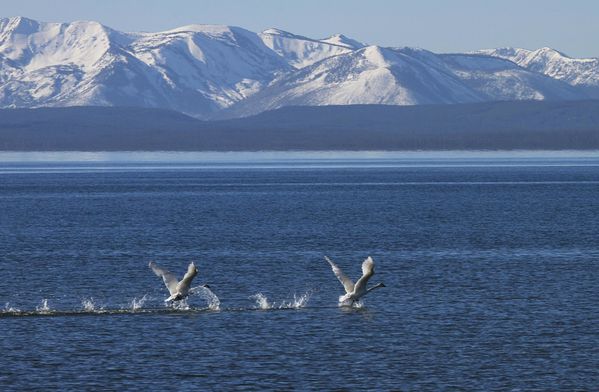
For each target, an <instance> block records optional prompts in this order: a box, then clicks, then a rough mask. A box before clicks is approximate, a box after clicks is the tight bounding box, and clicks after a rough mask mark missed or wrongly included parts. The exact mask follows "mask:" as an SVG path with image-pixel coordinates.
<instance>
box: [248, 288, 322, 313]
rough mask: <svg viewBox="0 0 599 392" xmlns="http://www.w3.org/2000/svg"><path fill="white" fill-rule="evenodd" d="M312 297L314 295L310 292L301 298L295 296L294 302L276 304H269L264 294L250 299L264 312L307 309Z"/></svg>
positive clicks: (258, 294) (255, 295)
mask: <svg viewBox="0 0 599 392" xmlns="http://www.w3.org/2000/svg"><path fill="white" fill-rule="evenodd" d="M311 296H312V293H311V292H310V291H308V292H306V293H304V294H302V295H300V296H297V295H296V294H293V300H290V301H283V302H281V303H276V302H269V301H268V298H267V297H266V296H265V295H264V294H262V293H257V294H254V295H252V296H250V299H253V300H255V301H256V305H257V307H256V308H257V309H262V310H267V309H300V308H303V307H305V306H306V305H307V304H308V301H309V300H310V297H311Z"/></svg>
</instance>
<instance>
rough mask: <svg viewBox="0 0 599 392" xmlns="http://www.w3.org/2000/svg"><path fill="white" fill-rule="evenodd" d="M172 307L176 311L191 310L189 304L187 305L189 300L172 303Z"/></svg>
mask: <svg viewBox="0 0 599 392" xmlns="http://www.w3.org/2000/svg"><path fill="white" fill-rule="evenodd" d="M170 306H171V307H172V308H173V309H175V310H189V304H188V303H187V298H185V299H182V300H181V301H174V302H171V303H170Z"/></svg>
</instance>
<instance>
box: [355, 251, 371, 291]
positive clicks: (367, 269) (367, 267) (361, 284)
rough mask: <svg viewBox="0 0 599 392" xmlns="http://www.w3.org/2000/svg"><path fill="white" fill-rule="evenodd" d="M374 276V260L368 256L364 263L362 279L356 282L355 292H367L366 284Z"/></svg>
mask: <svg viewBox="0 0 599 392" xmlns="http://www.w3.org/2000/svg"><path fill="white" fill-rule="evenodd" d="M372 275H374V260H372V257H370V256H368V258H367V259H366V260H364V262H363V263H362V277H361V278H360V279H358V281H357V282H356V286H355V291H356V292H360V291H362V290H365V289H366V284H367V283H368V280H369V279H370V277H371V276H372Z"/></svg>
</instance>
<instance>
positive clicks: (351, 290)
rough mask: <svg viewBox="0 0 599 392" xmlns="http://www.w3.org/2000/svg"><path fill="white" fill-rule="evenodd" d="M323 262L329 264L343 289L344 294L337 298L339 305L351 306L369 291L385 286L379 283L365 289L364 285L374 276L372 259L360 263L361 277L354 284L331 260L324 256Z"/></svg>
mask: <svg viewBox="0 0 599 392" xmlns="http://www.w3.org/2000/svg"><path fill="white" fill-rule="evenodd" d="M325 260H326V261H327V262H328V263H329V264H330V266H331V269H332V270H333V273H334V274H335V276H336V277H337V279H339V282H341V284H342V285H343V288H344V289H345V294H344V295H342V296H340V297H339V303H340V304H346V303H349V305H353V304H354V302H357V301H359V300H360V299H361V298H362V297H364V296H365V295H366V294H368V293H370V292H371V291H373V290H376V289H378V288H380V287H385V284H384V283H382V282H381V283H379V284H376V285H374V286H372V287H370V288H366V284H367V283H368V281H369V280H370V278H371V277H372V275H374V260H372V257H370V256H369V257H368V258H367V259H366V260H364V262H363V263H362V276H361V277H360V279H358V281H357V282H356V283H355V284H354V282H353V281H352V280H351V279H350V278H348V277H347V275H345V274H344V273H343V271H341V268H339V266H337V264H335V263H334V262H333V261H332V260H331V259H329V258H328V257H326V256H325Z"/></svg>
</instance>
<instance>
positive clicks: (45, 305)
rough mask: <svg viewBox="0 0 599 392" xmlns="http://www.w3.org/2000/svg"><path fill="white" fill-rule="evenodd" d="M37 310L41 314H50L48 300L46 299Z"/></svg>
mask: <svg viewBox="0 0 599 392" xmlns="http://www.w3.org/2000/svg"><path fill="white" fill-rule="evenodd" d="M35 310H36V311H38V312H39V313H50V310H52V309H50V306H49V305H48V299H47V298H44V299H43V300H42V302H41V303H40V305H39V306H36V307H35Z"/></svg>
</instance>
